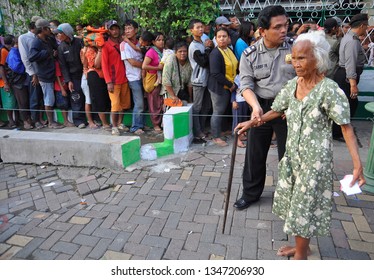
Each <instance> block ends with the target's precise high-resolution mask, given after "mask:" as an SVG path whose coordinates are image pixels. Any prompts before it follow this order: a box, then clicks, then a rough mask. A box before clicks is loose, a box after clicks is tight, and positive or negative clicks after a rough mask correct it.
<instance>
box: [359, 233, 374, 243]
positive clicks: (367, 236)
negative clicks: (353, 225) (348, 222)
mask: <svg viewBox="0 0 374 280" xmlns="http://www.w3.org/2000/svg"><path fill="white" fill-rule="evenodd" d="M360 236H361V238H362V240H363V241H366V242H371V243H374V233H368V232H360Z"/></svg>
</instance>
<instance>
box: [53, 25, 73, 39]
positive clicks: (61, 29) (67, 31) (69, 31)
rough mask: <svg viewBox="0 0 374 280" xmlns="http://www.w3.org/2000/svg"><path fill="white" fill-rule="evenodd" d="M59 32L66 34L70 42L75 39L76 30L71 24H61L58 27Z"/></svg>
mask: <svg viewBox="0 0 374 280" xmlns="http://www.w3.org/2000/svg"><path fill="white" fill-rule="evenodd" d="M57 32H58V33H64V34H65V35H66V36H68V37H69V38H70V40H73V38H74V29H73V27H71V25H70V24H69V23H61V24H60V25H59V26H57Z"/></svg>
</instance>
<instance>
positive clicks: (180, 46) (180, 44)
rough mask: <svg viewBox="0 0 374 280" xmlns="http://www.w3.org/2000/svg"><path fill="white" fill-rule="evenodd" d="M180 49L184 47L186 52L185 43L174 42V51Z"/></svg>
mask: <svg viewBox="0 0 374 280" xmlns="http://www.w3.org/2000/svg"><path fill="white" fill-rule="evenodd" d="M182 47H186V48H187V50H188V44H187V42H186V41H183V40H182V41H178V42H176V43H175V46H174V50H175V51H177V50H179V49H180V48H182Z"/></svg>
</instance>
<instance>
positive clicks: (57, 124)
mask: <svg viewBox="0 0 374 280" xmlns="http://www.w3.org/2000/svg"><path fill="white" fill-rule="evenodd" d="M64 127H65V126H64V125H62V124H59V123H56V122H53V123H51V124H49V125H48V128H52V129H61V128H64Z"/></svg>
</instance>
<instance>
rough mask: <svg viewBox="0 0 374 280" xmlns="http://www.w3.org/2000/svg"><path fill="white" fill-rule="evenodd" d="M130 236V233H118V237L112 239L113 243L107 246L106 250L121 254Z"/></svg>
mask: <svg viewBox="0 0 374 280" xmlns="http://www.w3.org/2000/svg"><path fill="white" fill-rule="evenodd" d="M130 236H131V233H130V232H124V231H120V232H119V233H118V235H117V236H116V237H115V238H114V240H113V242H112V243H111V244H110V245H109V247H108V249H109V250H112V251H117V252H121V251H122V250H123V247H124V246H125V244H126V242H127V241H128V239H129V238H130Z"/></svg>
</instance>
